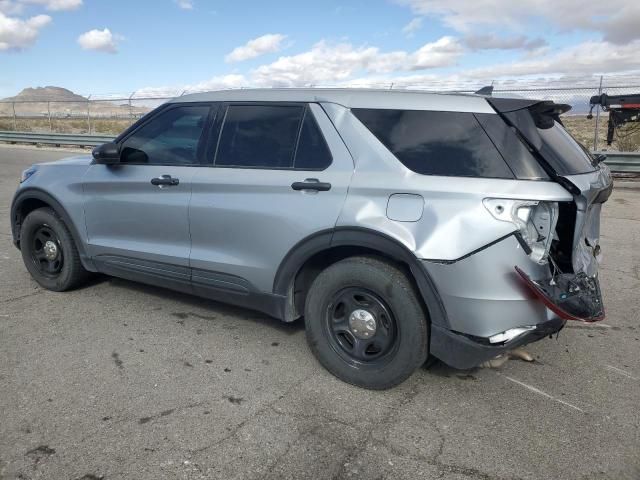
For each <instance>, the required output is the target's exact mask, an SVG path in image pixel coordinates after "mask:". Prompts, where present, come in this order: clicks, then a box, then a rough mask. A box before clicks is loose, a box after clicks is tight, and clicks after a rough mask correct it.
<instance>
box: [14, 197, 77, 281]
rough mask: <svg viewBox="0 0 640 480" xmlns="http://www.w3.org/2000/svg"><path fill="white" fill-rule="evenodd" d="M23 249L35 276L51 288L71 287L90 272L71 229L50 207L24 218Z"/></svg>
mask: <svg viewBox="0 0 640 480" xmlns="http://www.w3.org/2000/svg"><path fill="white" fill-rule="evenodd" d="M20 251H21V253H22V260H23V261H24V264H25V266H26V267H27V270H29V273H30V274H31V276H32V277H33V279H34V280H35V281H36V282H38V283H39V284H40V285H41V286H42V287H44V288H46V289H47V290H53V291H56V292H62V291H64V290H70V289H72V288H75V287H77V286H79V285H80V284H82V283H83V282H84V281H85V280H86V279H87V277H88V275H89V274H88V272H87V271H86V270H85V269H84V267H83V266H82V262H81V261H80V255H79V253H78V249H77V247H76V244H75V242H74V240H73V237H72V235H71V232H69V229H68V227H67V226H66V225H65V223H64V221H63V220H62V219H61V218H60V217H59V216H58V215H57V214H56V212H55V211H53V210H52V209H50V208H39V209H37V210H34V211H32V212H31V213H29V215H27V216H26V218H25V219H24V220H23V221H22V225H21V227H20Z"/></svg>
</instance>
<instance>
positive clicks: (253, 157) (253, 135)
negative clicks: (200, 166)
mask: <svg viewBox="0 0 640 480" xmlns="http://www.w3.org/2000/svg"><path fill="white" fill-rule="evenodd" d="M303 114H304V107H302V106H280V105H277V106H268V105H230V106H228V107H227V112H226V115H225V118H224V123H223V125H222V131H221V132H220V139H219V142H218V151H217V154H216V159H215V164H216V165H218V166H233V167H266V168H291V166H292V165H293V156H294V154H295V147H296V142H297V140H298V131H299V129H300V122H301V121H302V116H303Z"/></svg>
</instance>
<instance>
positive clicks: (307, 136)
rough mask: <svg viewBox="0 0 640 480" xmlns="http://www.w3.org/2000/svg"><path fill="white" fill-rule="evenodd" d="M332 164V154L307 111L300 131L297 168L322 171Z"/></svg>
mask: <svg viewBox="0 0 640 480" xmlns="http://www.w3.org/2000/svg"><path fill="white" fill-rule="evenodd" d="M330 164H331V152H330V151H329V147H328V146H327V143H326V142H325V140H324V137H323V136H322V132H321V131H320V128H319V127H318V124H317V123H316V120H315V118H313V114H312V113H311V111H310V110H307V111H306V113H305V116H304V121H303V122H302V130H300V140H299V142H298V149H297V151H296V161H295V168H299V169H301V170H303V169H306V170H322V169H324V168H327V167H328V166H329V165H330Z"/></svg>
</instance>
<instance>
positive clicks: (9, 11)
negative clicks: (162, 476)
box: [0, 0, 23, 15]
mask: <svg viewBox="0 0 640 480" xmlns="http://www.w3.org/2000/svg"><path fill="white" fill-rule="evenodd" d="M22 7H23V5H22V4H21V3H17V2H14V1H13V0H0V13H4V14H6V15H18V14H20V13H22V11H23V8H22Z"/></svg>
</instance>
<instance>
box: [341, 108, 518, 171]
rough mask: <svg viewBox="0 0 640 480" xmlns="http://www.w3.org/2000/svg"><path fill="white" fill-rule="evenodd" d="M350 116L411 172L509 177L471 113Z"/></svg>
mask: <svg viewBox="0 0 640 480" xmlns="http://www.w3.org/2000/svg"><path fill="white" fill-rule="evenodd" d="M352 112H353V114H354V115H355V116H356V117H357V118H358V119H359V120H360V121H361V122H362V123H363V124H364V125H365V126H366V127H367V128H368V129H369V130H370V131H371V133H373V134H374V135H375V136H376V138H377V139H378V140H380V142H382V143H383V144H384V145H385V146H386V147H387V148H388V149H389V150H390V151H391V152H392V153H393V154H394V155H395V156H396V157H397V158H398V160H400V161H401V162H402V163H403V164H404V165H405V166H406V167H407V168H409V169H410V170H413V171H414V172H416V173H420V174H423V175H443V176H455V177H485V178H513V173H512V172H511V170H510V169H509V167H508V166H507V164H506V163H505V161H504V160H503V158H502V156H501V155H500V153H499V152H498V150H496V147H495V146H494V145H493V143H492V142H491V140H490V139H489V137H487V135H486V133H485V132H484V130H483V129H482V127H481V126H480V124H479V123H478V121H477V120H476V118H475V117H474V116H473V113H464V112H432V111H424V110H383V109H353V110H352Z"/></svg>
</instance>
